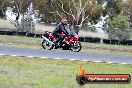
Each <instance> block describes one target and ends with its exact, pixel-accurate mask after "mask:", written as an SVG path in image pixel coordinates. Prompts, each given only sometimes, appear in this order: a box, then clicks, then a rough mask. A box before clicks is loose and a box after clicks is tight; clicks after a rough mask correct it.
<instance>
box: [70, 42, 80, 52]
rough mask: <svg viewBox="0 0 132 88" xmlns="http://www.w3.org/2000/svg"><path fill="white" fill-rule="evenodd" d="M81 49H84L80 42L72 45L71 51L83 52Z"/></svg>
mask: <svg viewBox="0 0 132 88" xmlns="http://www.w3.org/2000/svg"><path fill="white" fill-rule="evenodd" d="M81 48H82V45H81V43H80V42H78V43H72V44H71V48H70V49H71V51H73V52H79V51H80V50H81Z"/></svg>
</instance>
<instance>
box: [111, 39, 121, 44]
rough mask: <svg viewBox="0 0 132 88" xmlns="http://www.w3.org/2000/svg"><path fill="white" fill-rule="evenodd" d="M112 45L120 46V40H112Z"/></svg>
mask: <svg viewBox="0 0 132 88" xmlns="http://www.w3.org/2000/svg"><path fill="white" fill-rule="evenodd" d="M110 44H116V45H118V44H119V40H116V39H115V40H114V39H111V40H110Z"/></svg>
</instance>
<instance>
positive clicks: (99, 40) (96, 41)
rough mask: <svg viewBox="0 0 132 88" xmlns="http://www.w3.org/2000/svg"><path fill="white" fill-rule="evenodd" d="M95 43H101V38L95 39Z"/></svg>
mask: <svg viewBox="0 0 132 88" xmlns="http://www.w3.org/2000/svg"><path fill="white" fill-rule="evenodd" d="M93 43H101V38H97V37H95V38H93Z"/></svg>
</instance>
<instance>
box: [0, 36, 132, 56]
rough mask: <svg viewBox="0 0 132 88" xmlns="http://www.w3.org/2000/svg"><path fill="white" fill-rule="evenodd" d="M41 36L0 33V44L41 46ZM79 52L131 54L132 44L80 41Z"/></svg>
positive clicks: (24, 46) (27, 46) (29, 46)
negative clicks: (80, 47) (80, 48)
mask: <svg viewBox="0 0 132 88" xmlns="http://www.w3.org/2000/svg"><path fill="white" fill-rule="evenodd" d="M42 41H43V39H42V38H31V37H21V36H7V35H0V46H14V47H21V48H39V49H40V48H42V47H41V43H42ZM81 52H88V53H101V54H118V55H129V56H132V53H131V52H132V46H125V45H107V44H95V43H85V42H82V50H81Z"/></svg>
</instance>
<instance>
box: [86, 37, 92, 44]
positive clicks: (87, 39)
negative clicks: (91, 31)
mask: <svg viewBox="0 0 132 88" xmlns="http://www.w3.org/2000/svg"><path fill="white" fill-rule="evenodd" d="M84 41H85V42H90V43H93V37H85V40H84Z"/></svg>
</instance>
